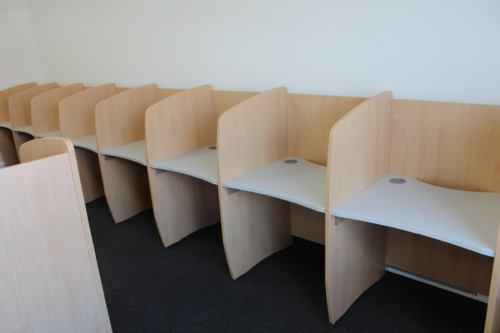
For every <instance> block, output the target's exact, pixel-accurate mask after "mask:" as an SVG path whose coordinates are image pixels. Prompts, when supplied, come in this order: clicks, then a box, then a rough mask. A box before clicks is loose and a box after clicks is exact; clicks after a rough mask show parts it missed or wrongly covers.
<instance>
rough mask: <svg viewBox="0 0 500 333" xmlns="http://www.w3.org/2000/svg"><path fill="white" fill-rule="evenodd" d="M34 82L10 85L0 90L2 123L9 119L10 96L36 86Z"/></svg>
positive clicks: (0, 118)
mask: <svg viewBox="0 0 500 333" xmlns="http://www.w3.org/2000/svg"><path fill="white" fill-rule="evenodd" d="M36 86H37V83H36V82H31V83H25V84H20V85H18V86H15V87H10V88H8V89H4V90H2V91H0V123H4V122H6V121H10V113H9V98H10V96H12V95H14V94H16V93H18V92H20V91H23V90H26V89H29V88H33V87H36Z"/></svg>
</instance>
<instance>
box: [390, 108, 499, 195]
mask: <svg viewBox="0 0 500 333" xmlns="http://www.w3.org/2000/svg"><path fill="white" fill-rule="evenodd" d="M392 108H393V110H392V126H391V136H392V140H391V164H390V173H392V174H395V175H399V176H406V177H411V178H415V179H418V180H421V181H423V182H426V183H428V184H432V185H436V186H441V187H446V188H452V189H456V190H464V191H481V192H497V193H499V192H500V173H499V172H498V170H499V169H500V155H499V154H498V151H500V106H498V105H479V104H460V103H443V102H425V101H411V100H393V102H392Z"/></svg>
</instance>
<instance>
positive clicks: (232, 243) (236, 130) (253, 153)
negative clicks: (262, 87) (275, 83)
mask: <svg viewBox="0 0 500 333" xmlns="http://www.w3.org/2000/svg"><path fill="white" fill-rule="evenodd" d="M286 94H287V91H286V88H277V89H273V90H270V91H267V92H264V93H261V94H258V95H256V96H254V97H251V98H249V99H247V100H246V101H245V102H243V103H240V104H238V105H236V106H235V107H233V108H231V109H230V110H228V111H227V112H225V113H223V114H222V115H221V116H220V117H219V123H218V137H217V160H218V173H219V200H220V209H221V216H222V234H223V238H224V248H225V251H226V258H227V261H228V264H229V270H230V272H231V277H232V278H233V279H236V278H238V277H239V276H241V275H242V274H244V273H246V272H247V271H248V270H249V269H250V268H252V267H253V266H254V265H255V264H257V263H258V262H259V261H261V260H262V259H264V258H266V257H267V256H269V255H271V254H273V253H275V252H277V251H280V250H282V249H284V248H285V247H287V246H288V245H290V244H291V243H292V236H291V226H290V203H289V202H286V201H282V200H279V199H276V198H272V197H268V196H265V195H260V194H255V193H250V192H245V191H237V192H234V191H231V192H230V193H231V194H229V193H228V191H227V189H226V188H224V187H222V186H221V185H220V184H221V183H222V182H223V181H225V180H227V179H230V178H233V177H235V176H238V175H240V174H243V173H245V172H248V171H251V170H254V169H257V168H259V167H261V166H264V165H266V164H270V163H273V162H275V161H277V160H280V159H282V158H284V157H286V156H287V154H288V142H287V120H286V119H287V118H286Z"/></svg>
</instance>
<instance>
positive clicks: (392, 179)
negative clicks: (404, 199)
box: [389, 178, 406, 184]
mask: <svg viewBox="0 0 500 333" xmlns="http://www.w3.org/2000/svg"><path fill="white" fill-rule="evenodd" d="M389 181H390V182H391V183H393V184H404V183H406V180H404V179H403V178H391V179H389Z"/></svg>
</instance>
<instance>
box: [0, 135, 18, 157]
mask: <svg viewBox="0 0 500 333" xmlns="http://www.w3.org/2000/svg"><path fill="white" fill-rule="evenodd" d="M0 153H1V154H2V158H3V161H4V163H5V166H11V165H16V164H19V157H18V156H17V151H16V143H15V142H14V136H13V135H12V131H11V130H10V129H8V128H5V127H0Z"/></svg>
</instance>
